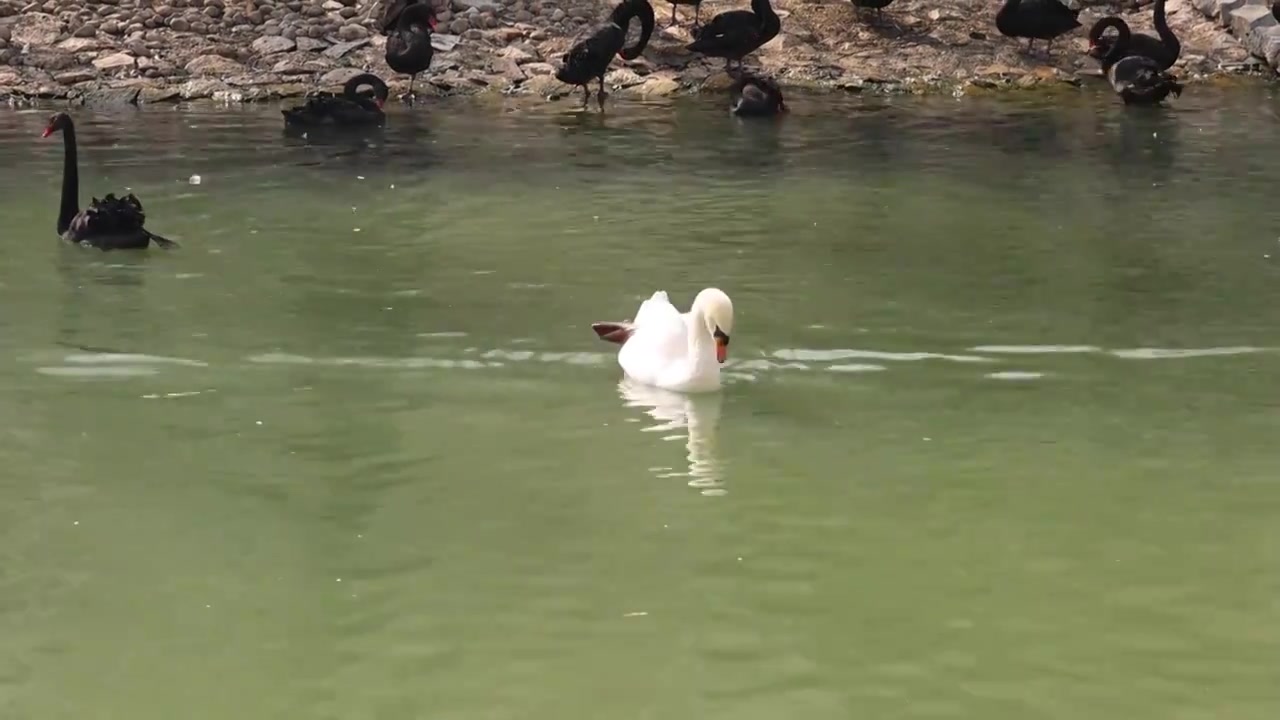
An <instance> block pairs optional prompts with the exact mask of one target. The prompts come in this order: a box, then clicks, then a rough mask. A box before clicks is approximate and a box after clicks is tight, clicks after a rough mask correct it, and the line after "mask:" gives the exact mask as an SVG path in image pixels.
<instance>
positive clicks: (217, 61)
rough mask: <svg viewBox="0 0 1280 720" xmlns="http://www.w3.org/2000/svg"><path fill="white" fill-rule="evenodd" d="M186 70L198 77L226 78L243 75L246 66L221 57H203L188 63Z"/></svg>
mask: <svg viewBox="0 0 1280 720" xmlns="http://www.w3.org/2000/svg"><path fill="white" fill-rule="evenodd" d="M186 70H187V72H189V73H191V74H192V75H196V76H205V77H207V76H217V77H226V76H228V75H239V74H240V73H243V72H244V66H243V65H241V64H240V63H238V62H236V61H235V60H230V59H228V58H224V57H222V56H221V55H201V56H199V57H196V58H195V59H193V60H191V62H189V63H187V64H186Z"/></svg>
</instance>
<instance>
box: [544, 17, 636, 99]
mask: <svg viewBox="0 0 1280 720" xmlns="http://www.w3.org/2000/svg"><path fill="white" fill-rule="evenodd" d="M636 18H638V19H639V20H640V38H639V39H638V40H637V41H636V44H635V45H633V46H631V47H629V48H628V47H624V44H625V43H626V41H627V28H628V27H630V25H631V21H632V20H633V19H636ZM654 22H655V20H654V15H653V6H652V5H650V4H649V0H622V2H620V3H618V4H617V5H615V6H614V8H613V11H612V12H611V13H609V22H607V23H605V24H604V25H602V26H600V27H599V28H597V29H596V30H595V31H594V32H593V33H592V34H591V35H590V37H588V38H587V39H585V40H582V41H581V42H578V43H576V44H575V45H574V46H573V47H571V48H569V52H567V53H565V54H564V57H562V58H561V63H562V64H561V67H560V70H559V71H557V72H556V79H557V80H559V81H560V82H562V83H564V84H566V85H578V86H580V87H581V88H582V107H583V109H585V108H586V107H587V105H588V104H589V103H590V101H591V89H590V87H589V85H590V84H591V82H592V81H593V80H596V81H599V84H600V89H599V91H597V93H596V102H597V103H599V105H600V110H601V112H603V111H604V99H605V98H606V97H607V96H608V93H606V92H605V90H604V76H605V73H607V72H608V71H609V63H611V62H613V57H614V56H615V55H617V56H619V57H621V58H622V59H623V60H634V59H636V58H638V57H640V53H642V52H644V49H645V47H646V46H647V45H648V44H649V37H650V36H652V35H653V27H654Z"/></svg>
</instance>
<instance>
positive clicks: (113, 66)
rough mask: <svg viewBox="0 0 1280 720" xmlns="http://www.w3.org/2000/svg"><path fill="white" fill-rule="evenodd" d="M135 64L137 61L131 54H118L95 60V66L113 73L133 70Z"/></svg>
mask: <svg viewBox="0 0 1280 720" xmlns="http://www.w3.org/2000/svg"><path fill="white" fill-rule="evenodd" d="M135 62H137V61H136V60H134V58H133V56H132V55H130V54H129V53H123V52H118V53H112V54H110V55H106V56H104V57H100V58H98V59H97V60H94V61H93V66H94V67H96V68H98V69H99V70H102V71H104V72H111V71H113V70H122V69H124V68H131V67H133V66H134V63H135Z"/></svg>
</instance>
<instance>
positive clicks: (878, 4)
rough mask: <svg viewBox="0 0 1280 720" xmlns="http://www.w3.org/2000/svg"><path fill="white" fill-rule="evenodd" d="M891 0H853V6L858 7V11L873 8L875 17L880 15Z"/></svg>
mask: <svg viewBox="0 0 1280 720" xmlns="http://www.w3.org/2000/svg"><path fill="white" fill-rule="evenodd" d="M892 3H893V0H853V6H854V7H856V8H858V12H862V11H863V10H875V11H876V17H880V15H881V11H882V10H884V9H885V8H887V7H889V5H890V4H892Z"/></svg>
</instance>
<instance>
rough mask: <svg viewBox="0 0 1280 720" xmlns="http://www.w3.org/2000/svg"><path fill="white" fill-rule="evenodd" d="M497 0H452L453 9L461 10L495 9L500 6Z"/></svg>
mask: <svg viewBox="0 0 1280 720" xmlns="http://www.w3.org/2000/svg"><path fill="white" fill-rule="evenodd" d="M501 7H502V5H501V3H499V2H497V0H453V9H454V10H457V11H463V10H497V9H499V8H501Z"/></svg>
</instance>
